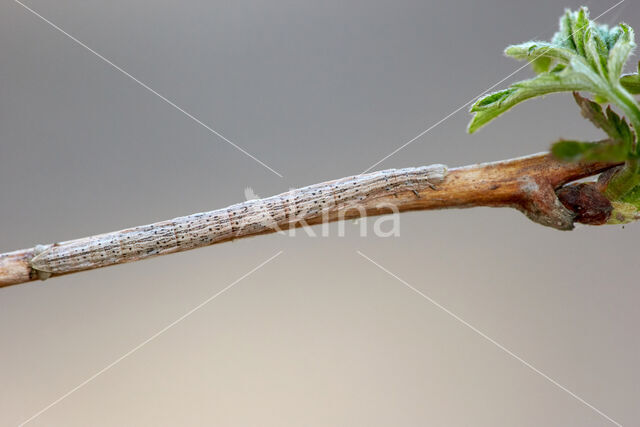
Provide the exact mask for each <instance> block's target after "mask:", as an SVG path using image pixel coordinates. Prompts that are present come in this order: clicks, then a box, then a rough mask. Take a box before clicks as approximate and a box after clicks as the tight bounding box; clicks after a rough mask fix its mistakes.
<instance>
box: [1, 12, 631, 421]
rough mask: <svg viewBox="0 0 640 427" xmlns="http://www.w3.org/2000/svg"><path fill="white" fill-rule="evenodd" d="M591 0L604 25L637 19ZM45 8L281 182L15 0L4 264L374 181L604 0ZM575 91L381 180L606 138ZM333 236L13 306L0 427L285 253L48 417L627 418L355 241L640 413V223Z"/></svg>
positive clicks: (518, 112) (450, 220)
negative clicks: (86, 240) (261, 199)
mask: <svg viewBox="0 0 640 427" xmlns="http://www.w3.org/2000/svg"><path fill="white" fill-rule="evenodd" d="M588 3H590V4H591V8H592V15H593V16H595V15H597V14H599V13H601V12H603V11H604V10H606V9H607V8H608V7H610V6H611V5H613V4H614V3H615V2H614V1H602V2H595V1H591V2H588ZM27 4H28V5H29V6H30V7H33V8H34V9H35V10H37V11H38V12H39V13H41V14H42V15H43V16H44V17H46V18H47V19H50V20H51V21H52V22H54V23H55V24H56V25H59V26H60V27H61V28H63V29H64V30H65V31H68V32H69V33H71V34H73V35H74V36H75V37H77V38H78V39H79V40H81V41H82V42H83V43H86V44H87V45H88V46H90V47H91V48H93V49H95V50H96V51H97V52H99V53H101V54H102V55H104V56H105V57H107V58H109V59H110V60H112V61H114V62H115V63H116V64H118V65H119V66H121V67H122V68H124V69H125V70H127V71H128V72H129V73H131V74H133V75H134V76H136V77H137V78H139V79H141V80H142V81H144V82H145V83H146V84H148V85H149V86H151V87H152V88H154V89H155V90H157V91H158V92H160V93H162V94H163V95H165V96H166V97H168V98H169V99H171V100H173V101H174V102H176V103H177V104H178V105H180V106H182V107H183V108H185V109H186V110H187V111H189V112H190V113H192V114H194V115H195V116H197V117H198V118H200V119H201V120H203V121H204V122H205V123H207V124H209V125H211V126H212V127H213V128H215V129H216V130H218V131H219V132H221V133H222V134H224V135H225V136H226V137H228V138H230V139H231V140H233V141H234V142H236V143H237V144H239V145H241V146H242V147H244V148H246V149H247V150H248V151H250V152H251V153H252V154H254V155H255V156H257V157H258V158H260V159H262V160H263V161H264V162H266V163H267V164H269V165H270V166H272V167H273V168H275V169H276V170H278V171H280V172H281V173H282V174H283V175H284V178H279V177H277V176H276V175H274V174H272V173H271V172H269V171H268V170H267V169H265V168H263V167H262V166H260V165H259V164H257V163H255V162H254V161H253V160H251V159H250V158H248V157H246V156H245V155H243V154H242V153H240V152H239V151H237V150H236V149H234V148H233V147H231V146H230V145H228V144H227V143H225V142H223V141H222V140H220V139H219V138H218V137H216V136H214V135H212V134H211V133H209V132H208V131H207V130H205V129H203V128H202V127H200V126H199V125H197V124H196V123H194V122H193V121H191V120H190V119H188V118H187V117H185V116H184V115H183V114H181V113H180V112H178V111H176V110H175V109H173V108H172V107H170V106H169V105H167V104H166V103H164V102H163V101H162V100H161V99H159V98H158V97H156V96H155V95H153V94H151V93H149V92H148V91H146V90H145V89H143V88H142V87H140V86H139V85H138V84H136V83H135V82H133V81H132V80H130V79H129V78H127V77H126V76H124V75H123V74H121V73H120V72H118V71H116V70H114V69H113V68H112V67H111V66H109V65H108V64H106V63H105V62H103V61H102V60H100V59H99V58H97V57H96V56H95V55H93V54H91V53H90V52H88V51H87V50H85V49H84V48H82V47H80V46H78V45H77V44H75V43H74V42H73V41H71V40H70V39H69V38H67V37H65V36H64V35H62V34H61V33H59V32H57V31H56V30H54V29H53V28H51V27H50V26H49V25H47V24H46V23H45V22H43V21H41V20H39V19H38V18H37V17H36V16H34V15H33V14H30V13H29V12H28V11H26V10H25V9H23V8H22V7H20V6H19V5H18V4H16V3H14V2H12V1H8V0H7V1H3V2H2V3H0V58H1V61H0V183H1V185H0V200H1V202H0V218H1V221H0V251H8V250H14V249H18V248H22V247H30V246H33V245H35V244H37V243H47V242H53V241H60V240H67V239H71V238H75V237H82V236H85V235H90V234H96V233H99V232H106V231H111V230H116V229H120V228H125V227H128V226H133V225H139V224H144V223H149V222H153V221H156V220H163V219H168V218H172V217H175V216H179V215H184V214H189V213H193V212H197V211H204V210H210V209H214V208H219V207H223V206H226V205H229V204H232V203H235V202H238V201H241V200H243V199H244V195H243V191H244V189H245V187H247V186H251V187H252V188H253V189H254V190H255V192H256V193H258V194H260V195H262V196H267V195H271V194H275V193H279V192H282V191H285V190H287V189H288V188H289V187H292V186H301V185H306V184H310V183H315V182H318V181H323V180H327V179H332V178H337V177H342V176H346V175H353V174H356V173H359V172H361V171H362V170H363V169H365V168H366V167H368V166H369V165H371V164H373V163H374V162H377V161H378V160H379V159H381V158H382V157H384V156H385V155H387V154H388V153H389V152H391V151H392V150H394V149H395V148H396V147H398V146H399V145H401V144H402V143H404V142H406V141H407V140H409V139H411V138H412V137H414V136H415V135H416V134H418V133H419V132H420V131H422V130H424V129H425V128H427V127H428V126H430V125H431V124H433V123H435V122H436V121H438V120H439V119H441V118H442V117H444V116H445V115H447V114H448V113H450V112H451V111H453V110H455V109H456V108H458V107H459V106H460V105H462V104H463V103H465V102H467V101H469V100H470V99H471V98H473V97H474V96H476V95H478V94H479V93H481V92H482V91H483V90H484V89H486V88H488V87H489V86H491V85H492V84H494V83H495V82H497V81H498V80H500V79H501V78H502V77H504V76H506V75H508V74H509V73H511V72H512V71H513V70H515V69H516V68H517V67H518V66H520V64H518V63H516V62H514V61H512V60H509V59H507V58H504V57H503V56H502V54H501V52H502V49H503V48H504V47H505V46H506V45H507V44H510V43H514V42H520V41H526V40H529V39H530V38H534V37H539V38H544V39H547V38H549V37H550V36H551V35H552V34H553V32H554V31H555V28H556V22H557V17H558V16H559V15H560V14H561V13H562V11H563V9H564V7H572V8H575V7H577V6H579V4H580V2H578V1H573V0H565V1H563V2H557V1H551V0H547V1H535V2H532V1H526V0H517V1H516V0H479V1H478V0H476V1H472V0H465V1H446V2H444V1H438V2H435V1H377V0H376V1H371V0H368V1H353V0H351V1H348V2H344V1H333V0H331V1H315V2H300V1H270V2H261V1H234V2H212V1H191V0H190V1H182V2H177V1H175V2H167V1H154V2H151V1H144V0H126V1H121V0H118V1H108V2H106V1H105V2H97V1H87V0H83V1H79V0H78V1H56V2H47V1H43V0H30V1H29V2H28V3H27ZM622 17H623V18H624V20H625V21H627V22H628V23H629V24H631V25H634V26H636V27H640V4H638V3H637V2H635V1H634V0H627V1H626V2H624V3H623V4H621V5H620V6H618V7H617V8H615V9H614V10H612V11H611V12H609V13H607V14H606V15H605V16H604V17H603V18H602V19H601V21H603V22H609V23H615V22H618V21H619V20H620V19H621V18H622ZM528 75H530V71H529V70H523V71H521V72H520V73H518V74H517V75H516V76H514V77H513V78H512V79H510V81H512V80H514V79H521V78H525V77H526V76H528ZM506 84H507V82H505V83H503V84H502V85H501V86H504V85H506ZM570 98H571V97H570V96H567V95H557V96H550V97H548V98H546V99H545V100H539V101H536V102H531V103H527V104H524V105H522V106H519V107H518V108H516V109H515V110H514V111H513V112H511V113H509V114H508V115H507V116H506V117H504V118H503V119H501V120H498V121H497V122H495V123H493V124H491V125H490V126H489V127H487V128H486V129H484V130H483V131H482V132H480V133H478V134H476V135H473V136H469V135H467V134H466V133H465V127H466V124H467V122H468V120H469V115H468V114H467V113H466V110H463V111H461V112H459V113H457V114H456V115H454V116H453V117H451V118H450V119H449V120H447V121H446V122H444V123H443V124H442V125H440V126H438V127H437V128H435V129H434V130H433V131H431V132H429V133H428V134H427V135H425V136H424V137H423V138H421V139H420V140H418V141H416V142H415V143H413V144H412V145H410V146H409V147H407V148H406V149H405V150H403V151H401V152H399V153H398V154H397V155H395V156H393V157H391V158H389V159H388V160H386V161H385V162H383V163H382V164H380V165H379V166H378V167H377V168H378V169H381V168H388V167H404V166H412V165H422V164H429V163H436V162H438V163H446V164H449V165H451V166H455V165H462V164H468V163H475V162H480V161H489V160H497V159H502V158H509V157H513V156H518V155H523V154H528V153H533V152H537V151H541V150H544V149H546V148H547V147H548V144H549V143H550V142H552V141H553V140H555V139H557V138H558V137H561V136H564V137H599V134H598V133H597V132H596V131H595V130H592V129H591V127H590V126H589V125H588V124H587V123H586V122H584V121H583V120H582V119H581V118H580V117H579V114H578V111H577V108H576V107H575V106H574V105H573V101H572V100H571V99H570ZM369 229H370V230H371V227H369ZM336 230H337V229H336V227H333V228H332V233H331V234H332V236H331V237H329V238H310V237H307V236H305V234H304V233H299V234H298V235H297V237H294V238H292V237H286V236H278V235H272V236H263V237H259V238H254V239H247V240H242V241H238V242H234V243H228V244H224V245H218V246H213V247H209V248H205V249H201V250H197V251H192V252H186V253H182V254H177V255H174V256H170V257H161V258H156V259H153V260H150V261H146V262H142V263H135V264H130V265H123V266H118V267H113V268H108V269H104V270H99V271H95V272H91V273H84V274H77V275H73V276H69V277H64V278H58V279H55V280H52V281H49V282H45V283H39V282H38V283H32V284H26V285H21V286H16V287H10V288H4V289H2V290H0V342H1V343H2V348H1V351H0V384H2V387H1V389H0V418H1V420H0V423H1V424H3V425H15V424H17V423H19V422H21V421H23V420H25V419H27V418H29V417H30V416H31V415H33V414H34V413H36V412H37V411H38V410H40V409H42V408H43V407H45V406H46V405H48V404H49V403H51V402H52V401H54V400H55V399H57V398H58V397H60V396H61V395H63V394H64V393H65V392H67V391H68V390H70V389H72V388H73V387H75V386H76V385H78V384H79V383H81V382H82V381H84V380H85V379H87V378H88V377H90V376H91V375H93V374H94V373H95V372H97V371H99V370H100V369H102V368H103V367H105V366H106V365H108V364H109V363H111V362H112V361H114V360H115V359H117V358H118V357H120V356H121V355H122V354H124V353H126V352H127V351H129V350H130V349H131V348H133V347H135V346H136V345H138V344H139V343H140V342H142V341H144V340H145V339H147V338H148V337H149V336H151V335H152V334H154V333H155V332H156V331H158V330H160V329H161V328H163V327H164V326H165V325H167V324H169V323H170V322H172V321H173V320H175V319H176V318H178V317H179V316H181V315H182V314H183V313H185V312H187V311H188V310H190V309H191V308H192V307H194V306H196V305H197V304H199V303H201V302H202V301H203V300H205V299H206V298H208V297H209V296H211V295H213V294H214V293H216V292H218V291H219V290H221V289H222V288H224V287H225V286H227V285H228V284H229V283H231V282H232V281H234V280H235V279H237V278H238V277H240V276H242V275H243V274H245V273H246V272H247V271H249V270H250V269H252V268H253V267H255V266H256V265H258V264H259V263H260V262H262V261H263V260H265V259H267V258H268V257H270V256H271V255H273V254H275V253H276V252H277V251H278V250H284V254H283V255H281V256H280V257H279V258H277V259H276V260H274V261H273V262H272V263H270V264H268V265H267V266H265V267H264V268H262V269H261V270H259V271H257V272H255V273H254V274H253V275H251V276H250V277H248V278H246V279H245V280H243V281H242V282H240V283H239V284H237V285H236V286H235V287H233V288H232V289H231V290H229V291H228V292H227V293H225V294H223V295H221V296H220V297H219V298H217V299H215V300H214V301H213V302H211V303H210V304H208V305H207V306H205V307H204V308H203V309H201V310H200V311H198V312H196V313H195V314H193V315H192V316H190V317H189V318H187V319H186V320H184V321H183V322H181V323H180V324H178V325H176V326H175V327H174V328H172V329H170V330H169V331H168V332H166V333H165V334H163V335H162V336H160V337H159V338H157V339H156V340H154V341H152V342H151V343H149V344H148V345H146V346H145V347H143V348H142V349H140V350H139V351H137V352H136V353H134V354H133V355H131V356H130V357H128V358H126V359H125V360H124V361H122V362H121V363H119V364H117V365H116V366H114V367H113V368H112V369H110V370H109V371H107V372H106V373H104V374H103V375H100V376H99V377H98V378H96V379H95V380H94V381H92V382H91V383H89V384H88V385H86V386H85V387H83V388H81V389H80V390H78V391H77V392H75V393H74V394H72V395H71V396H69V397H68V398H66V399H65V400H63V401H62V402H60V403H59V404H57V405H55V406H54V407H52V408H51V409H50V410H48V411H47V412H45V413H44V414H42V415H41V416H40V417H39V418H37V419H36V420H35V421H34V422H33V424H34V425H59V426H85V425H95V426H102V425H104V426H110V425H149V426H151V425H233V426H249V425H261V426H262V425H264V426H283V425H290V426H299V425H314V426H324V425H340V426H356V425H362V426H365V425H366V426H377V425H380V426H387V425H404V426H418V425H433V426H470V425H472V426H513V425H518V426H539V425H550V426H567V425H571V426H574V425H576V426H604V425H611V423H610V422H608V421H607V420H606V419H605V418H603V417H601V416H600V415H598V414H597V413H596V412H595V411H593V410H592V409H590V408H588V407H587V406H585V405H583V404H582V403H580V402H578V401H577V400H576V399H574V398H573V397H571V396H570V395H569V394H567V393H566V392H564V391H562V390H560V389H559V388H557V387H556V386H554V385H553V384H551V383H550V382H548V381H547V380H546V379H544V378H543V377H542V376H540V375H538V374H536V373H535V372H533V371H532V370H530V369H529V368H527V367H526V366H524V365H523V364H522V363H520V362H518V361H516V360H514V359H513V358H512V357H510V356H509V355H507V354H506V353H505V352H503V351H502V350H500V349H499V348H497V347H496V346H495V345H493V344H491V343H490V342H488V341H486V340H485V339H483V338H482V337H480V336H479V335H477V334H476V333H475V332H473V331H472V330H470V329H469V328H467V327H465V326H464V325H462V324H461V323H460V322H458V321H457V320H455V319H453V318H452V317H450V316H449V315H447V314H446V313H444V312H442V311H441V310H439V309H438V308H436V307H435V306H434V305H432V304H431V303H429V302H428V301H426V300H425V299H423V298H421V297H419V296H418V295H417V294H415V293H414V292H412V291H411V290H409V289H408V288H407V287H405V286H404V285H403V284H402V283H400V282H399V281H397V280H395V279H394V278H392V277H391V276H389V275H387V274H386V273H384V272H383V271H381V270H379V269H377V268H376V267H375V266H373V265H372V264H370V263H369V262H368V261H366V260H365V259H363V258H362V257H360V256H358V255H357V254H356V252H355V251H356V250H361V251H362V252H363V253H365V254H366V255H367V256H369V257H371V258H373V259H375V260H377V261H378V262H380V263H381V264H382V265H384V266H385V267H386V268H388V269H389V270H390V271H392V272H394V273H395V274H397V275H398V276H400V277H401V278H403V279H404V280H406V281H407V282H408V283H410V284H411V285H413V286H415V287H416V288H417V289H419V290H420V291H422V292H424V293H425V294H427V295H429V296H430V297H432V298H434V299H435V300H437V301H438V302H439V303H441V304H443V305H444V306H445V307H447V308H448V309H450V310H452V311H453V312H454V313H456V314H457V315H459V316H461V317H462V318H463V319H465V320H466V321H468V322H469V323H470V324H472V325H474V326H475V327H477V328H479V329H480V330H482V331H483V332H484V333H486V334H487V335H488V336H490V337H492V338H493V339H495V340H496V341H497V342H499V343H501V344H503V345H504V346H505V347H507V348H509V349H510V350H512V351H513V352H515V353H516V354H518V355H519V356H521V357H522V358H523V359H524V360H526V361H528V362H529V363H531V364H532V365H534V366H535V367H537V368H538V369H540V370H541V371H542V372H544V373H546V374H547V375H549V376H550V377H551V378H553V379H554V380H556V381H558V382H559V383H560V384H562V385H564V386H565V387H567V388H568V389H570V390H572V391H573V392H575V393H576V394H577V395H579V396H581V397H582V398H583V399H585V400H586V401H588V402H590V403H591V404H593V405H594V406H595V407H597V408H598V409H600V410H601V411H603V412H604V413H606V414H608V415H609V416H611V417H612V418H614V419H615V420H617V421H618V422H620V423H622V424H624V425H638V424H639V423H640V421H639V420H640V406H638V395H639V394H640V369H639V368H638V360H640V342H639V339H638V323H639V322H640V312H639V310H638V309H637V307H638V301H639V300H640V287H639V286H638V283H637V279H636V277H637V276H636V275H637V265H638V260H637V257H638V254H637V248H638V243H637V239H638V225H630V226H627V227H626V228H625V229H622V227H611V226H610V227H601V228H581V229H578V230H576V231H574V232H570V233H566V232H558V231H554V230H551V229H545V228H542V227H540V226H538V225H535V224H533V223H531V222H529V221H528V220H527V219H526V218H524V216H522V215H521V214H520V213H518V212H515V211H510V210H497V209H473V210H466V211H465V210H462V211H444V212H426V213H425V212H418V213H409V214H403V215H402V218H401V236H400V237H398V238H386V239H385V238H377V237H375V236H369V237H366V238H363V237H359V236H358V228H357V227H356V226H354V225H352V224H349V225H347V236H346V237H342V238H340V237H337V236H336Z"/></svg>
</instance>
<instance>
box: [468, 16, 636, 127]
mask: <svg viewBox="0 0 640 427" xmlns="http://www.w3.org/2000/svg"><path fill="white" fill-rule="evenodd" d="M633 37H634V36H633V30H632V29H631V28H630V27H628V26H627V25H624V24H621V25H620V26H617V27H614V28H612V29H609V28H608V27H606V26H600V25H597V24H595V23H594V22H592V21H590V20H589V14H588V11H587V9H586V8H584V7H583V8H581V9H580V10H578V11H577V12H571V11H567V12H566V13H565V14H564V16H563V17H562V18H561V19H560V30H559V31H558V32H557V33H556V34H555V35H554V37H553V39H552V40H551V42H540V41H531V42H527V43H522V44H519V45H514V46H509V47H508V48H507V49H506V50H505V53H506V54H507V55H508V56H511V57H513V58H515V59H519V60H528V61H529V62H531V63H532V65H533V67H534V70H535V71H536V72H537V73H539V74H538V76H536V77H534V78H533V79H530V80H525V81H522V82H518V83H515V84H513V85H512V86H511V87H510V88H508V89H506V90H503V91H500V92H496V93H492V94H489V95H486V96H484V97H482V98H480V99H479V100H478V101H477V102H476V103H475V104H473V105H472V107H471V112H472V113H474V116H473V118H472V120H471V122H470V123H469V128H468V130H469V132H470V133H473V132H475V131H476V130H478V129H479V128H481V127H482V126H484V125H485V124H487V123H488V122H490V121H491V120H493V119H494V118H496V117H498V116H499V115H501V114H502V113H504V112H505V111H507V110H508V109H510V108H511V107H513V106H515V105H516V104H518V103H520V102H522V101H525V100H527V99H530V98H533V97H536V96H542V95H546V94H548V93H554V92H567V91H587V92H591V93H593V94H594V96H596V97H597V99H599V100H601V101H607V102H615V103H617V105H619V106H620V104H622V105H621V108H622V109H623V110H624V111H627V110H628V109H629V108H631V109H633V108H634V107H629V105H628V103H627V101H628V100H626V99H624V100H621V98H620V96H621V95H620V90H618V89H622V88H621V87H620V83H619V82H620V73H621V72H622V68H623V66H624V63H625V62H626V60H627V58H628V57H629V55H630V54H631V51H632V50H633V48H634V47H635V43H634V40H633ZM553 64H555V66H553ZM552 66H553V68H552ZM632 80H633V79H632V78H624V79H623V84H626V85H630V84H631V85H632V83H635V81H632ZM629 82H631V83H629ZM639 85H640V83H639ZM625 87H626V86H625ZM639 90H640V88H639ZM622 92H623V94H622V95H624V90H623V91H622ZM625 108H626V110H625ZM633 112H634V113H635V112H636V111H635V110H633ZM638 114H639V115H640V112H638ZM639 120H640V118H639Z"/></svg>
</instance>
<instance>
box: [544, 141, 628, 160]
mask: <svg viewBox="0 0 640 427" xmlns="http://www.w3.org/2000/svg"><path fill="white" fill-rule="evenodd" d="M551 154H553V156H554V157H555V158H557V159H558V160H562V161H565V162H624V161H626V160H627V159H628V158H629V150H627V149H626V147H624V146H623V145H622V144H619V143H616V142H613V141H610V140H607V141H601V142H579V141H558V142H556V143H555V144H553V145H552V146H551Z"/></svg>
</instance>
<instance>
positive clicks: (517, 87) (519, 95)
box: [468, 67, 593, 133]
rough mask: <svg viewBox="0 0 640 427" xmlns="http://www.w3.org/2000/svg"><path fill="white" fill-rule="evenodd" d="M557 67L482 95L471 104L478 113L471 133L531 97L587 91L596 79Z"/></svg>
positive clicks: (473, 120)
mask: <svg viewBox="0 0 640 427" xmlns="http://www.w3.org/2000/svg"><path fill="white" fill-rule="evenodd" d="M558 69H559V71H549V72H544V73H541V74H539V75H538V76H537V77H534V78H533V79H530V80H525V81H522V82H518V83H515V84H513V85H512V86H511V87H510V88H508V89H505V90H502V91H499V92H495V93H491V94H489V95H486V96H485V97H483V98H480V99H479V100H478V101H477V102H476V103H475V104H473V105H472V106H471V112H472V113H475V115H474V116H473V119H472V120H471V122H470V123H469V128H468V130H469V133H473V132H475V131H476V130H478V129H479V128H481V127H482V126H484V125H485V124H487V123H488V122H490V121H491V120H493V119H494V118H496V117H498V116H499V115H500V114H502V113H504V112H505V111H507V110H508V109H510V108H512V107H513V106H515V105H517V104H519V103H520V102H522V101H525V100H527V99H529V98H534V97H536V96H542V95H546V94H549V93H554V92H571V91H581V90H585V91H588V90H590V89H592V88H593V83H592V82H591V81H590V80H589V79H588V78H587V77H586V76H585V75H584V74H582V73H578V72H575V71H574V69H573V68H572V67H564V68H558ZM554 70H555V69H554Z"/></svg>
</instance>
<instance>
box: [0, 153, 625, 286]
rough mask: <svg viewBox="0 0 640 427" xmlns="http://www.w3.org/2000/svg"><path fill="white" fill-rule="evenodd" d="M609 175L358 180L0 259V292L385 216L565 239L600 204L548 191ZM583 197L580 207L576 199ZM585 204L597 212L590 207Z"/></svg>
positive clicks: (488, 166) (513, 165)
mask: <svg viewBox="0 0 640 427" xmlns="http://www.w3.org/2000/svg"><path fill="white" fill-rule="evenodd" d="M613 166H615V164H605V163H596V164H588V165H587V164H567V163H561V162H558V161H556V160H554V159H553V158H552V157H551V156H550V155H549V154H547V153H541V154H536V155H532V156H527V157H521V158H517V159H511V160H505V161H500V162H494V163H485V164H479V165H472V166H465V167H459V168H454V169H448V168H447V167H446V166H444V165H431V166H422V167H416V168H405V169H389V170H385V171H380V172H374V173H368V174H363V175H357V176H352V177H348V178H342V179H338V180H334V181H328V182H324V183H320V184H314V185H310V186H308V187H304V188H300V189H296V190H292V191H289V192H286V193H282V194H279V195H276V196H272V197H268V198H265V199H258V200H249V201H246V202H243V203H238V204H235V205H232V206H229V207H227V208H224V209H218V210H214V211H211V212H205V213H197V214H193V215H188V216H183V217H178V218H174V219H172V220H168V221H162V222H158V223H154V224H149V225H143V226H139V227H134V228H129V229H125V230H120V231H115V232H111V233H106V234H100V235H96V236H91V237H85V238H81V239H76V240H70V241H67V242H62V243H53V244H48V245H38V246H36V247H34V248H30V249H24V250H20V251H15V252H10V253H5V254H0V287H1V286H8V285H14V284H18V283H25V282H28V281H31V280H36V279H46V278H48V277H51V276H59V275H63V274H69V273H75V272H79V271H83V270H91V269H95V268H100V267H106V266H109V265H115V264H121V263H125V262H132V261H138V260H142V259H145V258H150V257H153V256H158V255H164V254H170V253H174V252H179V251H184V250H189V249H194V248H197V247H201V246H207V245H212V244H215V243H221V242H224V241H228V240H232V239H238V238H242V237H247V236H253V235H259V234H265V233H270V232H275V231H278V230H284V229H288V228H291V227H297V226H301V225H304V224H308V225H314V224H319V223H322V222H332V221H337V220H343V219H350V218H356V217H360V216H373V215H382V214H388V213H391V212H394V211H400V212H402V211H411V210H428V209H444V208H468V207H474V206H491V207H513V208H516V209H519V210H520V211H522V212H523V213H524V214H525V215H527V216H528V217H529V218H530V219H531V220H533V221H535V222H537V223H540V224H542V225H545V226H550V227H554V228H556V229H559V230H570V229H572V228H573V223H574V221H575V220H578V221H581V220H583V219H586V220H584V221H583V222H586V223H592V224H595V223H598V221H599V220H601V217H602V215H605V213H603V211H602V210H603V209H604V210H606V209H607V206H605V205H606V203H603V201H602V200H601V199H600V198H598V197H597V196H596V195H595V194H592V189H591V188H589V189H584V188H580V189H578V188H577V187H576V188H575V189H572V190H570V191H567V190H563V191H562V192H561V193H559V194H564V196H563V197H564V198H565V199H567V200H562V201H561V200H560V199H559V198H558V194H556V190H558V189H559V188H560V187H562V186H563V185H564V184H567V183H569V182H571V181H574V180H577V179H580V178H584V177H588V176H591V175H594V174H597V173H600V172H602V171H605V170H607V169H609V168H611V167H613ZM585 191H586V192H588V194H587V196H588V197H587V196H585V197H582V195H583V194H582V193H584V192H585ZM569 199H570V200H569ZM594 200H595V201H596V202H598V203H600V204H596V205H593V206H592V205H591V204H592V201H594ZM585 204H586V206H584V205H585ZM594 218H596V219H594ZM600 223H601V222H600Z"/></svg>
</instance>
